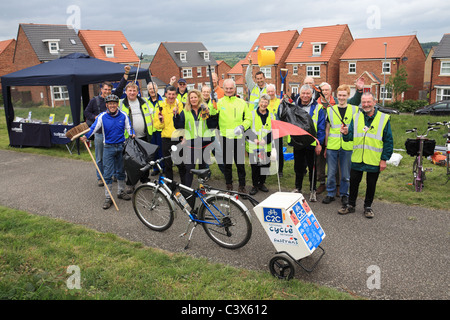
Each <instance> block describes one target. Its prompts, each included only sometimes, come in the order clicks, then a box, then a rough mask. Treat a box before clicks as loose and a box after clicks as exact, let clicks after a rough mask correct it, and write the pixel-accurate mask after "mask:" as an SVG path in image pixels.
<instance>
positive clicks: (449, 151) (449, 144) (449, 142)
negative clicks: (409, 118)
mask: <svg viewBox="0 0 450 320" xmlns="http://www.w3.org/2000/svg"><path fill="white" fill-rule="evenodd" d="M428 125H429V126H436V125H440V126H446V127H447V129H448V131H447V133H446V134H444V138H445V141H446V142H445V152H446V166H447V181H446V182H445V183H447V182H448V181H449V180H450V163H449V162H450V161H449V160H450V121H444V122H435V123H430V122H428Z"/></svg>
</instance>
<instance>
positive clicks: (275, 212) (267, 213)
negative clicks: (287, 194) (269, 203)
mask: <svg viewBox="0 0 450 320" xmlns="http://www.w3.org/2000/svg"><path fill="white" fill-rule="evenodd" d="M263 213H264V221H265V222H272V223H283V213H282V211H281V209H275V208H263Z"/></svg>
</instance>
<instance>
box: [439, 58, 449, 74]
mask: <svg viewBox="0 0 450 320" xmlns="http://www.w3.org/2000/svg"><path fill="white" fill-rule="evenodd" d="M440 75H446V76H450V61H441V73H440Z"/></svg>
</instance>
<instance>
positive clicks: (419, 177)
mask: <svg viewBox="0 0 450 320" xmlns="http://www.w3.org/2000/svg"><path fill="white" fill-rule="evenodd" d="M438 129H439V128H437V127H431V126H429V127H428V129H427V130H425V131H424V133H422V134H421V135H418V134H417V133H416V140H419V154H418V155H417V156H416V159H415V160H414V163H413V175H414V180H413V185H414V188H415V191H416V192H421V191H422V189H423V186H424V181H425V172H426V171H431V170H432V169H431V170H427V169H426V170H424V169H423V145H424V141H425V140H428V139H427V136H428V132H430V131H436V130H438ZM411 132H417V128H414V129H411V130H406V133H411ZM415 166H417V168H415Z"/></svg>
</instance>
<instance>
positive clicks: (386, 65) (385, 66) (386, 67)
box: [381, 62, 391, 73]
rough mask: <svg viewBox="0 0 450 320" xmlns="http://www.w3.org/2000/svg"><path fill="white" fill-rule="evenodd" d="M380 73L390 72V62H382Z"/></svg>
mask: <svg viewBox="0 0 450 320" xmlns="http://www.w3.org/2000/svg"><path fill="white" fill-rule="evenodd" d="M381 73H391V63H390V62H383V70H382V72H381Z"/></svg>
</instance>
